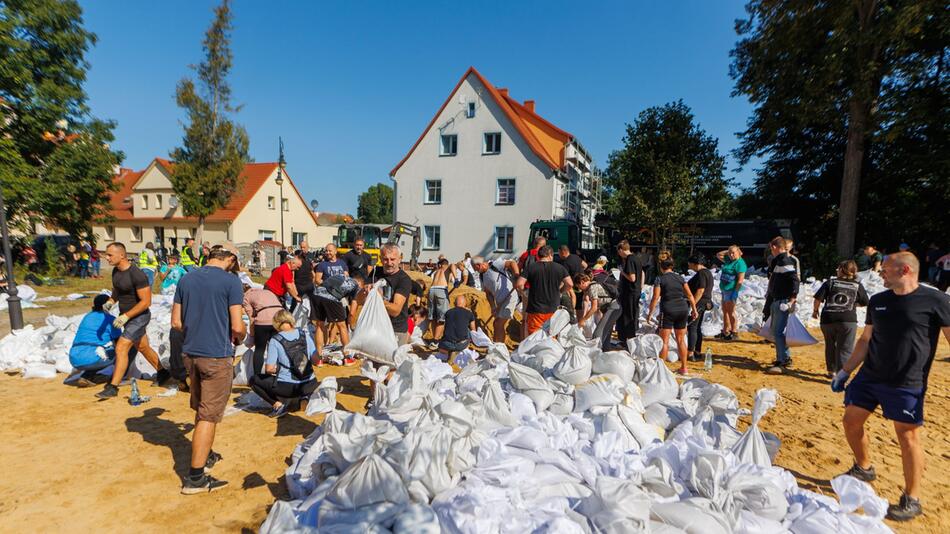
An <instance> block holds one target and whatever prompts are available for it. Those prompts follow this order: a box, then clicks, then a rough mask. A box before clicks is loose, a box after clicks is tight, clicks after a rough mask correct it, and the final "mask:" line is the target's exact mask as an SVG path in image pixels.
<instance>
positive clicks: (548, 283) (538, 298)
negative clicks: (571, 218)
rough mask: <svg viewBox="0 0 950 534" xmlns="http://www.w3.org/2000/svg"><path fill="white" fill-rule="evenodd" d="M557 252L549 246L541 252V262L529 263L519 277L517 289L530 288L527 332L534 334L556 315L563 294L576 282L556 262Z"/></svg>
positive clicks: (526, 321) (539, 257) (526, 316)
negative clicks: (555, 253) (555, 255)
mask: <svg viewBox="0 0 950 534" xmlns="http://www.w3.org/2000/svg"><path fill="white" fill-rule="evenodd" d="M553 256H554V251H553V250H552V249H551V247H549V246H548V245H544V246H543V247H541V248H540V249H538V259H537V261H534V262H529V263H528V266H527V267H525V270H524V271H522V272H521V277H519V278H518V282H517V284H516V286H515V287H516V288H517V289H518V291H523V290H524V288H525V286H527V285H530V287H531V290H530V291H529V292H528V302H527V305H526V306H525V310H524V311H525V327H526V328H525V332H526V333H527V334H528V335H531V334H532V333H534V332H535V331H536V330H538V329H539V328H541V325H543V324H544V323H545V321H547V320H548V319H550V318H551V316H552V315H554V312H555V311H557V308H558V306H560V305H561V292H562V291H570V290H571V288H573V287H574V282H573V281H572V280H571V277H570V276H568V275H567V269H565V268H564V267H562V266H561V265H558V264H557V263H554V261H553V260H554V257H553Z"/></svg>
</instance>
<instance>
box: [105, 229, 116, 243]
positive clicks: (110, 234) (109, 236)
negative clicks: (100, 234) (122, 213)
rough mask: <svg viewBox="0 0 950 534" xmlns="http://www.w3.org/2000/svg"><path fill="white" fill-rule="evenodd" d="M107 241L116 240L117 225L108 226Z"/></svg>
mask: <svg viewBox="0 0 950 534" xmlns="http://www.w3.org/2000/svg"><path fill="white" fill-rule="evenodd" d="M106 241H115V226H106Z"/></svg>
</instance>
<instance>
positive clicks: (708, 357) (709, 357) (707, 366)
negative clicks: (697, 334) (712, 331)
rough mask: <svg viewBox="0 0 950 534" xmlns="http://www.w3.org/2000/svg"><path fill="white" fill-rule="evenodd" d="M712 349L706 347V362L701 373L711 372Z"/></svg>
mask: <svg viewBox="0 0 950 534" xmlns="http://www.w3.org/2000/svg"><path fill="white" fill-rule="evenodd" d="M712 365H713V362H712V347H706V361H705V362H703V371H706V372H707V373H708V372H709V371H712Z"/></svg>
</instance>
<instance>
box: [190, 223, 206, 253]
mask: <svg viewBox="0 0 950 534" xmlns="http://www.w3.org/2000/svg"><path fill="white" fill-rule="evenodd" d="M204 233H205V218H204V216H201V217H198V229H197V230H195V241H194V243H192V244H191V254H192V257H193V258H195V259H196V260H197V259H198V258H200V257H201V243H202V241H201V240H202V239H204Z"/></svg>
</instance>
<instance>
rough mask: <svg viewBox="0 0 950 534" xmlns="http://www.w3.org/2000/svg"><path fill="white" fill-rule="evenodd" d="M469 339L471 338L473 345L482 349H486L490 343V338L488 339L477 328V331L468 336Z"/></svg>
mask: <svg viewBox="0 0 950 534" xmlns="http://www.w3.org/2000/svg"><path fill="white" fill-rule="evenodd" d="M469 337H470V338H471V340H472V343H474V344H475V346H476V347H481V348H483V349H484V348H488V347H489V346H490V345H491V343H492V341H491V338H489V337H488V335H487V334H485V332H483V331H482V329H481V328H479V329H478V330H475V331H474V332H471V333H470V334H469Z"/></svg>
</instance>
